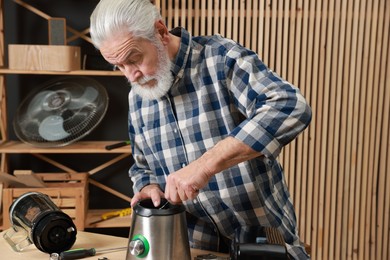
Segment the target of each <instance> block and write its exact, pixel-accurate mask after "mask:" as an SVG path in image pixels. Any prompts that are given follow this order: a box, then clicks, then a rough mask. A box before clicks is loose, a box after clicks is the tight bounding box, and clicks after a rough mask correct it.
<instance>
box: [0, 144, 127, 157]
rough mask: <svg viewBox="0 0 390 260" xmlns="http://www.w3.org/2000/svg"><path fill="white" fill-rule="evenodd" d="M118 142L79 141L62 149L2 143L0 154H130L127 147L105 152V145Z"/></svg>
mask: <svg viewBox="0 0 390 260" xmlns="http://www.w3.org/2000/svg"><path fill="white" fill-rule="evenodd" d="M119 142H120V141H80V142H75V143H72V144H70V145H67V146H63V147H50V148H42V147H35V146H32V145H30V144H26V143H23V142H19V141H3V142H1V143H0V153H5V154H7V153H36V154H40V153H41V154H49V153H64V154H78V153H105V154H107V153H123V154H131V149H130V146H129V145H126V146H122V147H119V148H116V149H112V150H107V149H106V146H107V145H112V144H116V143H119Z"/></svg>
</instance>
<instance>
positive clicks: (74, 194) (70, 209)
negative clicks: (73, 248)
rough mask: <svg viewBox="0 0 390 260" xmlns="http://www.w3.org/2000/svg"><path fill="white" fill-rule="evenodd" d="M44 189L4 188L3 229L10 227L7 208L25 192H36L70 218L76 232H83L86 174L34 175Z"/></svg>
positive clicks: (86, 193)
mask: <svg viewBox="0 0 390 260" xmlns="http://www.w3.org/2000/svg"><path fill="white" fill-rule="evenodd" d="M35 174H36V175H37V176H38V177H40V178H41V179H42V180H43V181H44V183H45V184H46V187H44V188H33V187H28V188H4V190H3V228H4V229H6V228H9V227H10V226H11V223H10V216H9V207H10V206H11V204H12V202H13V201H14V200H15V199H17V198H19V197H20V196H21V195H23V194H24V193H26V192H31V191H37V192H41V193H44V194H47V195H48V196H49V197H50V198H51V200H52V201H53V202H54V203H55V204H56V205H57V207H59V208H60V210H62V211H63V212H64V213H66V214H68V216H69V217H71V218H72V220H73V223H74V224H75V225H76V228H77V230H84V228H85V219H86V217H87V210H88V173H75V174H69V173H35Z"/></svg>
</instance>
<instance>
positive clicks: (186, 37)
mask: <svg viewBox="0 0 390 260" xmlns="http://www.w3.org/2000/svg"><path fill="white" fill-rule="evenodd" d="M171 33H172V34H173V35H176V36H179V37H180V38H181V40H180V47H179V51H178V52H177V55H176V58H175V61H174V63H173V64H172V74H173V76H174V78H176V80H177V79H178V78H182V77H183V73H184V68H185V64H186V63H187V60H188V56H189V53H190V43H191V36H190V34H189V32H188V31H187V30H185V29H184V28H181V27H176V28H174V29H173V30H171Z"/></svg>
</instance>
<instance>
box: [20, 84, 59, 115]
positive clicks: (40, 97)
mask: <svg viewBox="0 0 390 260" xmlns="http://www.w3.org/2000/svg"><path fill="white" fill-rule="evenodd" d="M53 93H55V91H51V90H45V91H42V92H39V93H38V94H37V95H35V96H34V97H33V99H32V100H31V101H30V103H29V104H28V106H27V110H26V113H27V115H28V116H31V117H35V115H36V114H39V113H41V111H42V103H43V101H44V100H45V97H46V96H47V95H49V94H53Z"/></svg>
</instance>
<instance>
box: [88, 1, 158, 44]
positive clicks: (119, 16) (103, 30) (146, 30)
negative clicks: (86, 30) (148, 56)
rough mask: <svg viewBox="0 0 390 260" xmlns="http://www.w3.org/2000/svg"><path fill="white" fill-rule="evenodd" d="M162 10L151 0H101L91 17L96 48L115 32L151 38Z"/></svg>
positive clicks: (93, 40) (92, 34)
mask: <svg viewBox="0 0 390 260" xmlns="http://www.w3.org/2000/svg"><path fill="white" fill-rule="evenodd" d="M158 20H161V14H160V11H159V10H158V9H157V7H156V6H155V5H153V4H152V3H151V1H150V0H100V2H99V4H98V5H97V6H96V8H95V10H94V11H93V13H92V15H91V17H90V22H91V24H90V33H91V38H92V42H93V44H94V45H95V47H96V48H98V49H99V48H100V45H101V44H102V42H103V41H105V40H106V39H108V38H109V37H112V36H113V35H114V34H115V33H121V32H128V33H131V34H132V36H133V37H136V38H138V37H139V38H144V39H148V40H151V39H153V37H154V33H155V26H154V25H155V22H156V21H158Z"/></svg>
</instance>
